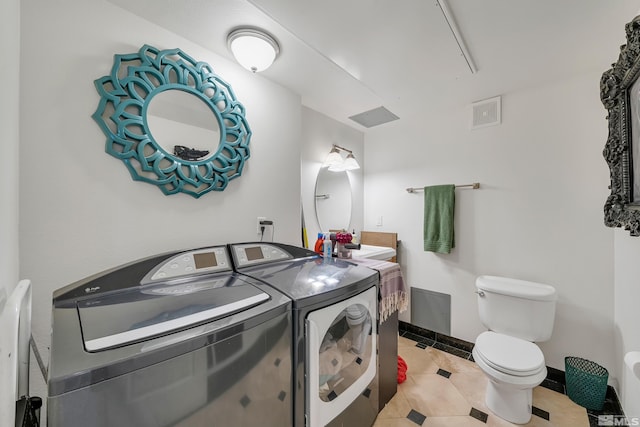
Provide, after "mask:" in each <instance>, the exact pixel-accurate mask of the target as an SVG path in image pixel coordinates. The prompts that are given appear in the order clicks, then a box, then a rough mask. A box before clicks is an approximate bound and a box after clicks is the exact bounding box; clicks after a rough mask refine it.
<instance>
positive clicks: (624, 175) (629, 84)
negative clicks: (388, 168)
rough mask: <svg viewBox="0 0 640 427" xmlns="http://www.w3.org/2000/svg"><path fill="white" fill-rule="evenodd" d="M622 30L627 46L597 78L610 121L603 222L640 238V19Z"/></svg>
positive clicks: (605, 153)
mask: <svg viewBox="0 0 640 427" xmlns="http://www.w3.org/2000/svg"><path fill="white" fill-rule="evenodd" d="M625 30H626V37H627V44H626V45H623V46H621V47H620V56H619V57H618V61H617V62H615V63H614V64H612V67H611V69H609V70H607V71H605V72H604V74H603V75H602V78H601V79H600V98H601V100H602V103H603V104H604V106H605V108H606V109H607V111H608V116H607V119H608V122H609V137H608V138H607V142H606V144H605V148H604V151H603V155H604V158H605V159H606V161H607V164H608V165H609V170H610V175H611V185H610V186H609V188H610V189H611V195H609V197H608V198H607V201H606V203H605V205H604V222H605V224H606V225H607V226H609V227H623V228H624V229H625V230H629V232H630V234H631V235H632V236H640V83H639V82H638V77H639V76H640V56H639V53H640V16H638V17H636V18H634V19H633V20H632V21H631V22H629V23H628V24H627V25H626V26H625Z"/></svg>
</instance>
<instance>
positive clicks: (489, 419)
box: [374, 337, 589, 427]
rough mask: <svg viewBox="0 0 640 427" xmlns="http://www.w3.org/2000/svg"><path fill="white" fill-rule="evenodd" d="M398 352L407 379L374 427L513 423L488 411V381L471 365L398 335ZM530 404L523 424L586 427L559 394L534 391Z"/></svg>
mask: <svg viewBox="0 0 640 427" xmlns="http://www.w3.org/2000/svg"><path fill="white" fill-rule="evenodd" d="M398 353H399V354H400V356H401V357H402V358H403V359H404V360H405V361H406V362H407V365H408V367H409V369H408V370H407V380H406V381H405V382H404V383H402V384H399V385H398V392H397V393H396V395H395V396H394V398H393V399H391V401H390V402H389V403H388V404H387V406H386V407H385V408H384V409H383V410H382V412H380V414H379V415H378V418H377V419H376V422H375V424H374V427H416V425H421V426H425V427H474V426H477V427H482V426H495V427H506V426H514V425H516V424H511V423H509V422H506V421H504V420H502V419H501V418H498V417H497V416H495V415H494V414H493V413H492V412H491V410H489V408H487V406H486V404H485V403H484V393H485V388H486V385H487V379H486V377H485V375H484V374H483V373H482V371H480V368H478V366H477V365H476V364H475V363H473V362H471V361H469V360H466V359H462V358H460V357H458V356H454V355H452V354H449V353H445V352H443V351H440V350H437V349H435V348H433V347H427V348H426V349H422V348H419V347H416V342H415V341H412V340H410V339H407V338H403V337H400V338H399V341H398ZM533 406H534V414H536V413H537V414H538V415H533V416H532V417H531V421H530V422H529V423H528V424H526V426H535V427H549V426H553V427H583V426H584V427H588V426H589V419H588V416H587V411H586V409H584V408H582V407H581V406H579V405H577V404H575V403H574V402H572V401H571V400H570V399H569V398H568V397H567V396H566V395H564V394H561V393H558V392H555V391H552V390H549V389H547V388H544V387H536V388H535V389H534V390H533ZM472 415H473V416H472ZM547 418H548V419H547Z"/></svg>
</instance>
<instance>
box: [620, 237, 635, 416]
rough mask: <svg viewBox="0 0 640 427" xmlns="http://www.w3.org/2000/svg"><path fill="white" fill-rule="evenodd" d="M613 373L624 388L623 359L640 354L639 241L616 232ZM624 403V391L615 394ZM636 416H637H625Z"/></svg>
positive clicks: (621, 388)
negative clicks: (639, 316)
mask: <svg viewBox="0 0 640 427" xmlns="http://www.w3.org/2000/svg"><path fill="white" fill-rule="evenodd" d="M614 242H615V245H614V248H615V252H614V253H615V276H614V277H615V310H614V314H615V318H614V320H615V354H616V366H615V371H614V372H616V373H617V375H618V377H619V378H620V379H621V383H623V384H622V385H624V381H625V376H624V375H623V373H624V369H625V367H624V364H623V363H624V360H623V358H624V355H625V354H626V353H627V352H629V351H640V331H639V330H638V314H637V313H638V301H640V281H639V280H638V277H640V263H639V262H638V259H640V238H638V237H631V236H629V232H628V231H624V230H622V229H617V230H616V232H615V239H614ZM618 391H619V394H620V400H621V401H623V402H624V399H625V396H624V392H625V389H624V387H620V389H619V390H618ZM628 415H629V416H632V415H633V416H638V414H628Z"/></svg>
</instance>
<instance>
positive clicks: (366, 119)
mask: <svg viewBox="0 0 640 427" xmlns="http://www.w3.org/2000/svg"><path fill="white" fill-rule="evenodd" d="M349 118H350V119H351V120H353V121H354V122H356V123H358V124H360V125H362V126H364V127H366V128H370V127H373V126H378V125H381V124H384V123H388V122H391V121H394V120H398V119H399V118H400V117H398V116H396V115H395V114H393V113H392V112H391V111H389V110H387V109H386V108H384V107H378V108H374V109H373V110H369V111H365V112H364V113H360V114H356V115H355V116H351V117H349Z"/></svg>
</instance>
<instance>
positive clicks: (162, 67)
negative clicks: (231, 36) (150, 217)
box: [92, 45, 251, 198]
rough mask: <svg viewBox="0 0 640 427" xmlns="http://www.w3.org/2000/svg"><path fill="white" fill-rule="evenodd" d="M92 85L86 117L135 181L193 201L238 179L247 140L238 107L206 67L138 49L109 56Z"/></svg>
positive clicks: (177, 53)
mask: <svg viewBox="0 0 640 427" xmlns="http://www.w3.org/2000/svg"><path fill="white" fill-rule="evenodd" d="M95 86H96V89H97V90H98V93H99V94H100V96H101V99H100V103H99V105H98V108H97V110H96V112H95V113H94V114H93V116H92V117H93V119H94V120H95V121H96V122H97V123H98V125H99V126H100V128H101V129H102V131H103V132H104V134H105V135H106V136H107V141H106V151H107V153H108V154H110V155H112V156H113V157H115V158H117V159H120V160H122V162H123V163H124V164H125V166H126V167H127V169H128V170H129V173H130V174H131V176H132V178H133V179H134V180H137V181H144V182H148V183H150V184H154V185H157V186H158V188H160V190H162V192H163V193H164V194H167V195H169V194H176V193H180V192H182V193H186V194H189V195H190V196H193V197H196V198H198V197H200V196H202V195H203V194H206V193H208V192H209V191H222V190H224V189H225V188H226V187H227V184H228V183H229V181H230V180H232V179H234V178H237V177H239V176H240V175H241V174H242V169H243V167H244V164H245V162H246V161H247V159H248V158H249V154H250V152H249V140H250V138H251V130H250V128H249V124H248V123H247V121H246V118H245V111H244V106H243V105H242V104H241V103H239V102H238V101H237V100H236V98H235V95H234V93H233V90H232V89H231V86H229V84H228V83H226V82H225V81H224V80H222V79H221V78H220V77H219V76H218V75H216V74H215V73H214V72H213V69H212V68H211V66H210V65H209V64H207V63H205V62H198V61H195V60H194V59H192V58H191V57H189V56H188V55H186V54H185V53H184V52H182V51H181V50H180V49H167V50H159V49H157V48H155V47H152V46H149V45H144V46H143V47H142V48H140V50H139V51H138V52H137V53H131V54H123V55H115V56H114V62H113V67H112V69H111V73H110V74H109V75H108V76H104V77H102V78H100V79H97V80H96V81H95Z"/></svg>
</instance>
